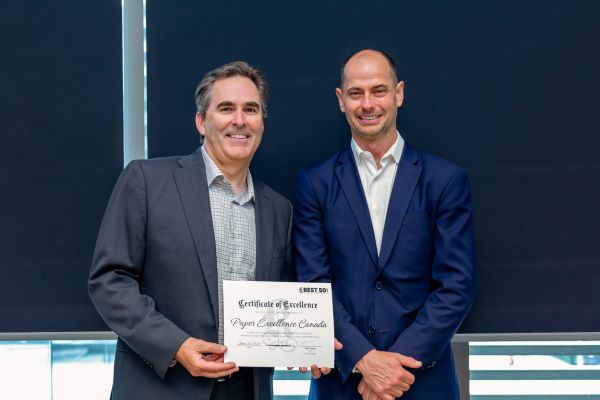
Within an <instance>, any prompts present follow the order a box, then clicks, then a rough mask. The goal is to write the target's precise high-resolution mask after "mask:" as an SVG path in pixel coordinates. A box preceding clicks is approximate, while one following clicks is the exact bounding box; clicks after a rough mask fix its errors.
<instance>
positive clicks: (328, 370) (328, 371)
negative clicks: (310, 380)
mask: <svg viewBox="0 0 600 400" xmlns="http://www.w3.org/2000/svg"><path fill="white" fill-rule="evenodd" d="M320 369H321V373H322V374H323V375H329V373H330V372H331V368H327V367H323V368H320Z"/></svg>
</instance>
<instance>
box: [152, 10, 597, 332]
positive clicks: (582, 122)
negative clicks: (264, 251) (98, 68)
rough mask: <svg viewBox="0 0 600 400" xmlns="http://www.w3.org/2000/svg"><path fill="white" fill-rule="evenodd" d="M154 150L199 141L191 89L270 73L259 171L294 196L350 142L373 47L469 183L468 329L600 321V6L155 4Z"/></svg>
mask: <svg viewBox="0 0 600 400" xmlns="http://www.w3.org/2000/svg"><path fill="white" fill-rule="evenodd" d="M147 13H148V33H147V37H148V52H149V53H148V74H149V75H148V109H149V116H148V122H149V152H150V155H151V156H159V155H168V154H185V153H189V152H191V151H192V150H193V149H194V148H195V147H196V146H197V144H198V139H197V132H196V131H195V128H194V122H193V118H194V101H193V91H194V88H195V85H196V84H197V83H198V81H199V80H200V79H201V77H202V75H203V74H204V73H205V72H206V71H208V70H210V69H212V68H214V67H216V66H218V65H220V64H222V63H225V62H228V61H232V60H236V59H243V60H247V61H249V62H250V63H251V64H254V65H256V66H258V67H260V68H261V69H262V70H263V71H264V72H265V74H266V76H267V78H268V79H269V82H270V85H271V101H270V105H269V107H270V109H269V112H270V116H269V118H268V120H267V123H266V131H265V137H264V140H263V144H262V146H261V149H260V150H259V153H258V154H257V156H256V158H255V161H254V163H253V173H254V175H256V176H258V177H259V178H262V179H263V180H265V181H266V182H267V183H269V184H270V185H272V186H273V187H274V188H276V189H277V190H279V191H281V192H282V193H284V194H286V195H287V196H292V195H293V193H292V191H293V187H294V181H295V176H296V174H297V172H298V171H299V170H300V169H301V168H303V167H306V166H307V165H310V164H313V163H315V162H318V161H320V160H323V159H325V158H327V157H329V155H330V154H332V153H333V152H334V151H336V150H338V149H340V148H342V147H343V146H347V145H348V144H349V140H350V135H349V132H348V129H347V126H346V122H345V119H344V116H343V115H342V114H341V113H340V112H339V109H338V106H337V101H336V98H335V94H334V88H335V87H336V85H337V83H338V70H339V64H340V63H341V61H342V60H343V59H344V58H345V57H346V56H347V55H348V54H349V53H350V52H352V51H354V50H357V49H360V48H364V47H374V48H379V49H383V50H385V51H387V52H389V53H390V54H391V55H392V56H393V57H394V58H395V59H396V61H397V64H398V66H399V75H400V77H401V79H403V80H404V81H405V83H406V93H405V104H404V106H403V107H402V108H401V111H400V113H399V119H398V128H399V130H400V132H401V133H402V135H403V136H404V137H405V138H406V139H407V140H408V141H409V142H411V143H412V144H413V145H415V146H417V147H419V148H421V149H423V150H426V151H429V152H431V153H434V154H437V155H440V156H443V157H446V158H449V159H451V160H454V161H455V162H457V163H459V164H461V165H463V166H464V167H466V168H467V169H468V170H469V172H470V174H471V178H472V182H473V194H474V201H475V227H476V235H477V252H478V258H479V267H480V268H479V271H480V284H479V290H478V297H477V300H476V304H475V306H474V308H473V311H472V312H471V315H470V316H469V318H468V319H467V321H466V323H465V324H464V325H463V328H462V331H463V332H536V331H548V332H560V331H571V332H577V331H600V301H599V300H598V295H597V293H598V290H599V288H600V255H599V253H598V249H599V248H600V233H599V232H600V212H599V211H598V204H600V157H599V151H598V148H599V147H600V118H599V114H600V113H599V111H598V110H600V106H599V104H600V103H599V101H598V93H600V73H599V72H600V51H598V50H599V47H598V43H600V3H599V2H597V1H575V2H566V1H559V0H551V1H545V2H539V1H527V0H526V1H514V0H513V1H504V2H479V1H462V2H446V1H444V2H441V1H433V2H404V1H384V2H378V3H373V4H371V5H368V4H366V3H364V2H358V1H351V0H349V1H343V2H341V1H340V2H325V1H314V0H309V1H302V2H280V1H270V2H239V1H229V2H225V3H223V2H192V1H186V2H176V3H172V2H171V3H169V2H161V1H152V0H150V1H148V10H147Z"/></svg>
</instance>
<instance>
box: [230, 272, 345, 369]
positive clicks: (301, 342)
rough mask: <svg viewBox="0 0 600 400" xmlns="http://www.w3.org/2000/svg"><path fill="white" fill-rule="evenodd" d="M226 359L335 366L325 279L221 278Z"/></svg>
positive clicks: (254, 363) (255, 364)
mask: <svg viewBox="0 0 600 400" xmlns="http://www.w3.org/2000/svg"><path fill="white" fill-rule="evenodd" d="M223 307H224V309H223V315H224V318H223V320H224V332H225V337H224V341H225V344H226V345H227V349H228V350H227V352H226V353H225V362H228V361H234V362H235V363H236V365H237V366H241V367H277V366H290V365H294V366H311V365H318V366H319V367H330V368H332V367H333V359H334V355H333V353H334V348H333V346H332V343H333V342H334V334H333V306H332V301H331V285H330V284H329V283H305V282H302V283H299V282H249V281H224V282H223Z"/></svg>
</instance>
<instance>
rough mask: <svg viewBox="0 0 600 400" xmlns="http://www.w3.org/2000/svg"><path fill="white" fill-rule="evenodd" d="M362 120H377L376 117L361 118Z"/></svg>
mask: <svg viewBox="0 0 600 400" xmlns="http://www.w3.org/2000/svg"><path fill="white" fill-rule="evenodd" d="M361 118H362V119H366V120H367V121H371V120H374V119H375V118H377V117H376V116H372V117H361Z"/></svg>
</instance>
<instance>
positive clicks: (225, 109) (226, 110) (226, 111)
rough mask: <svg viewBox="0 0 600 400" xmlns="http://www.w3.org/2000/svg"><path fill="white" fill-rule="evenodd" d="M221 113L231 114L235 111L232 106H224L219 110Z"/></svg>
mask: <svg viewBox="0 0 600 400" xmlns="http://www.w3.org/2000/svg"><path fill="white" fill-rule="evenodd" d="M219 111H220V112H223V113H230V112H232V111H233V107H231V106H222V107H220V108H219Z"/></svg>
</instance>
